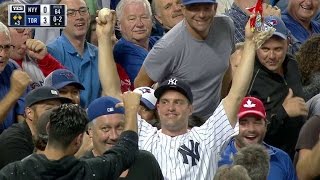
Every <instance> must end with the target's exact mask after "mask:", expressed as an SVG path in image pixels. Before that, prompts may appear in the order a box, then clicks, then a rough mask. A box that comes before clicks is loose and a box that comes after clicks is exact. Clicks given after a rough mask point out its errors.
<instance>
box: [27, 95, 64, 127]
mask: <svg viewBox="0 0 320 180" xmlns="http://www.w3.org/2000/svg"><path fill="white" fill-rule="evenodd" d="M60 104H61V102H60V101H59V100H45V101H40V102H39V103H36V104H34V105H32V107H31V108H30V109H31V114H30V115H29V114H28V113H27V118H28V119H29V120H31V121H32V123H31V124H32V125H33V126H34V128H35V127H36V124H37V123H38V119H39V117H40V116H41V115H42V114H43V113H44V112H46V111H48V110H50V109H53V108H55V107H58V106H59V105H60Z"/></svg>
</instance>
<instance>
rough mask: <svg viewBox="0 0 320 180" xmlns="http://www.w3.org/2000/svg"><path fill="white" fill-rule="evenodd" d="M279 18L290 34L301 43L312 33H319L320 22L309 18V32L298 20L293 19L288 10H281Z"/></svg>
mask: <svg viewBox="0 0 320 180" xmlns="http://www.w3.org/2000/svg"><path fill="white" fill-rule="evenodd" d="M281 18H282V20H283V22H284V23H285V24H286V26H287V28H288V29H289V30H290V31H291V33H292V35H293V36H294V37H295V38H296V39H297V40H298V41H299V42H300V44H303V43H304V42H305V41H306V40H308V39H309V38H310V37H311V36H312V35H314V34H319V33H320V23H318V22H317V21H315V20H311V22H310V24H311V32H310V31H309V30H307V29H305V28H304V27H303V26H302V25H301V24H300V23H299V22H298V21H296V20H295V19H293V17H292V16H291V15H290V14H289V12H288V10H284V11H283V12H282V15H281Z"/></svg>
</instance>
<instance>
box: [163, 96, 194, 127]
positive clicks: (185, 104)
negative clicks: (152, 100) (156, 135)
mask: <svg viewBox="0 0 320 180" xmlns="http://www.w3.org/2000/svg"><path fill="white" fill-rule="evenodd" d="M157 109H158V114H159V119H160V122H161V128H162V130H166V131H180V130H183V129H187V127H188V118H189V116H190V115H191V113H192V105H191V104H190V103H189V101H188V99H187V98H186V97H185V96H184V95H183V94H181V93H179V92H177V91H174V90H168V91H166V92H165V93H163V95H162V96H161V97H160V99H159V103H158V104H157Z"/></svg>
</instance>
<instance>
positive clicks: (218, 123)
mask: <svg viewBox="0 0 320 180" xmlns="http://www.w3.org/2000/svg"><path fill="white" fill-rule="evenodd" d="M249 29H250V28H249V26H248V25H247V27H246V41H245V45H244V52H243V55H242V61H241V64H240V66H239V69H237V71H236V72H235V76H234V79H233V84H232V87H231V89H230V92H229V94H228V95H227V96H226V97H225V98H224V99H223V100H222V101H221V102H220V104H219V106H218V107H217V109H216V110H215V111H214V113H213V115H212V116H210V118H209V119H208V120H207V121H206V122H205V123H204V124H203V125H202V126H200V127H195V128H192V129H190V130H188V129H187V127H188V118H189V116H190V115H191V114H192V102H193V95H192V92H191V89H190V87H189V85H188V84H186V83H185V82H184V81H183V80H180V79H179V78H174V77H173V78H170V79H168V80H166V81H164V82H163V83H161V84H160V86H159V87H158V89H156V91H155V96H156V97H157V98H158V103H157V110H158V113H159V118H160V122H161V129H160V130H157V129H156V128H154V127H152V126H151V125H150V124H148V123H147V122H146V121H144V120H142V119H141V118H140V119H139V121H138V127H139V128H138V133H139V148H140V149H143V150H148V151H150V152H152V153H153V154H154V156H155V157H156V159H157V160H158V162H159V164H160V167H161V169H162V172H163V175H164V177H165V179H190V180H198V179H199V180H204V179H213V177H214V174H215V171H216V170H217V162H218V157H219V151H220V148H221V146H222V145H223V143H224V142H225V141H226V140H228V138H229V137H230V136H231V135H232V134H234V133H235V131H234V129H233V128H234V126H235V124H236V122H237V111H238V109H239V106H240V103H241V100H242V98H243V97H244V95H245V93H246V91H247V89H248V85H249V83H250V80H251V77H252V71H253V64H254V57H255V49H256V48H257V45H256V42H255V41H254V40H253V39H255V38H256V37H255V38H253V37H254V36H256V33H255V34H253V33H252V32H251V31H250V30H249ZM262 34H263V33H260V35H262ZM266 36H267V35H265V34H264V35H262V41H264V40H265V39H266V38H267V37H266Z"/></svg>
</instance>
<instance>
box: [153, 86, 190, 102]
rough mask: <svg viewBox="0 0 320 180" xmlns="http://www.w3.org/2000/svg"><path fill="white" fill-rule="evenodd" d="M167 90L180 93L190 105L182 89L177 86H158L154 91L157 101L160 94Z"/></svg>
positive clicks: (186, 94)
mask: <svg viewBox="0 0 320 180" xmlns="http://www.w3.org/2000/svg"><path fill="white" fill-rule="evenodd" d="M167 90H175V91H178V92H180V93H181V94H183V95H184V96H185V97H186V98H187V99H188V100H189V101H190V102H191V103H192V101H191V99H189V98H188V93H187V92H186V91H185V90H184V89H182V88H180V87H179V86H172V85H163V86H160V87H158V88H157V89H156V90H155V91H154V96H155V97H156V98H157V99H158V100H159V99H160V97H161V96H162V94H163V93H164V92H166V91H167Z"/></svg>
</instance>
